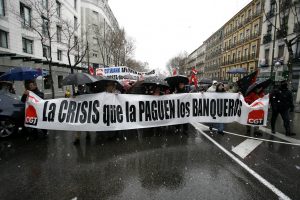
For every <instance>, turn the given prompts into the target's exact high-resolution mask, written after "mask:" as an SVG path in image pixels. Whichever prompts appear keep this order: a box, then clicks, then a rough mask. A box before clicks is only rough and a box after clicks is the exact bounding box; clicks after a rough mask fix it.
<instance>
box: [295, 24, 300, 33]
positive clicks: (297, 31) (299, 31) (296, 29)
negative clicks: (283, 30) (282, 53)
mask: <svg viewBox="0 0 300 200" xmlns="http://www.w3.org/2000/svg"><path fill="white" fill-rule="evenodd" d="M294 33H300V24H298V23H295V25H294Z"/></svg>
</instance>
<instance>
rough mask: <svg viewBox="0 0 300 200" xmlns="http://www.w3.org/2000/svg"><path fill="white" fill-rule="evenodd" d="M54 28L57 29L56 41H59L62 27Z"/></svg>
mask: <svg viewBox="0 0 300 200" xmlns="http://www.w3.org/2000/svg"><path fill="white" fill-rule="evenodd" d="M56 29H57V31H56V35H57V42H61V31H62V28H61V26H57V27H56Z"/></svg>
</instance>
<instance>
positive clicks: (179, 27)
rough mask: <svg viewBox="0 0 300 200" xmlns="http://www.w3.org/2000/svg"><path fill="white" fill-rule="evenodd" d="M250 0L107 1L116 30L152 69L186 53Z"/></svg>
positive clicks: (161, 67) (160, 66) (138, 56)
mask: <svg viewBox="0 0 300 200" xmlns="http://www.w3.org/2000/svg"><path fill="white" fill-rule="evenodd" d="M249 2H251V0H109V5H110V7H111V9H112V11H113V13H114V15H115V16H116V18H117V20H118V22H119V25H120V27H124V29H125V31H126V32H127V34H128V35H129V36H130V37H132V38H133V39H134V40H135V45H136V50H135V58H136V59H137V60H140V61H143V62H148V63H149V67H150V68H152V69H155V68H160V69H162V70H163V69H165V66H166V64H167V62H168V60H169V59H171V58H172V57H174V56H176V55H177V54H178V53H180V52H184V51H187V52H188V54H190V53H191V52H193V51H194V50H195V49H196V48H198V47H199V46H200V45H201V44H202V43H203V41H204V40H206V39H207V38H208V37H209V36H210V35H211V34H212V33H214V32H215V31H217V30H218V29H219V28H221V26H222V25H223V24H224V23H226V22H227V21H228V20H229V19H230V18H231V17H233V16H234V15H235V14H236V13H237V12H238V11H239V10H241V9H242V8H243V7H244V6H245V5H247V4H248V3H249Z"/></svg>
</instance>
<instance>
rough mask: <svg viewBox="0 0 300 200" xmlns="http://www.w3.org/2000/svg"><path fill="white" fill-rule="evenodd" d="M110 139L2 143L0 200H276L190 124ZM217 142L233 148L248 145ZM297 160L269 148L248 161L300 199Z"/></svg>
mask: <svg viewBox="0 0 300 200" xmlns="http://www.w3.org/2000/svg"><path fill="white" fill-rule="evenodd" d="M228 129H234V130H237V129H238V128H232V126H231V127H228ZM241 131H242V129H241ZM107 134H112V133H109V132H106V133H91V138H90V139H86V133H82V134H81V142H80V145H78V146H75V145H73V143H72V142H73V139H74V134H73V133H70V132H58V131H51V132H49V135H48V137H47V138H33V136H26V135H20V136H16V137H13V138H10V139H7V140H1V141H0V185H1V187H0V199H5V200H6V199H7V200H10V199H51V200H53V199H67V200H68V199H69V200H71V199H76V198H77V199H78V200H80V199H172V200H174V199H278V197H277V196H276V195H275V194H274V193H273V192H272V191H271V190H269V189H268V188H267V187H265V186H264V185H263V184H261V183H260V182H259V181H258V180H257V179H256V178H254V177H253V176H252V175H250V174H249V173H248V172H247V171H245V170H244V169H243V168H242V167H240V166H239V165H237V164H236V163H235V162H234V161H233V160H232V159H231V158H229V157H228V156H227V155H226V154H225V153H223V152H222V151H221V150H220V149H219V148H218V147H216V146H215V145H213V144H212V143H211V142H210V141H208V140H207V139H206V138H205V137H203V136H202V135H201V134H199V133H198V132H197V131H196V130H195V129H194V128H193V127H192V126H190V128H189V130H188V131H185V132H184V133H181V134H178V133H174V129H173V128H171V127H169V128H156V129H144V130H139V131H136V130H133V131H123V132H118V133H114V135H115V136H114V137H108V136H107ZM211 136H212V137H213V138H214V139H215V140H217V141H218V142H219V143H221V144H222V145H223V146H224V147H225V148H227V149H229V150H230V148H231V145H236V144H238V143H240V142H242V141H243V139H242V138H238V137H234V136H230V135H225V136H220V135H214V134H211ZM263 137H264V136H263ZM299 154H300V148H299V147H292V146H282V145H277V144H275V145H273V144H272V145H271V146H270V144H269V143H263V144H262V145H261V146H259V147H258V148H257V149H256V150H255V151H254V152H253V153H251V154H250V155H249V156H248V157H247V158H246V159H245V160H243V162H245V163H246V164H247V165H249V166H251V167H252V168H253V169H254V170H255V171H256V170H258V171H259V172H260V175H262V176H266V179H267V180H268V181H270V182H271V183H272V184H274V185H275V186H276V187H278V188H279V189H280V190H282V191H283V192H284V193H285V194H286V195H287V196H289V197H291V198H292V199H297V198H298V197H300V192H299V188H298V189H297V187H298V186H299V185H300V176H299V174H300V171H299V169H297V167H296V168H295V166H298V165H299V166H300V162H299V160H300V159H299ZM297 156H298V157H297ZM266 159H267V160H266ZM277 159H279V160H277ZM283 159H285V160H283ZM276 176H277V177H276ZM278 176H279V177H278ZM280 181H281V182H280ZM298 199H299V198H298Z"/></svg>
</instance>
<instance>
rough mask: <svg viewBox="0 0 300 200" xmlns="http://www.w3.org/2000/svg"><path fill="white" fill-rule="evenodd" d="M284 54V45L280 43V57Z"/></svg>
mask: <svg viewBox="0 0 300 200" xmlns="http://www.w3.org/2000/svg"><path fill="white" fill-rule="evenodd" d="M283 56H284V45H280V46H279V47H278V56H277V57H278V58H283Z"/></svg>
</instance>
